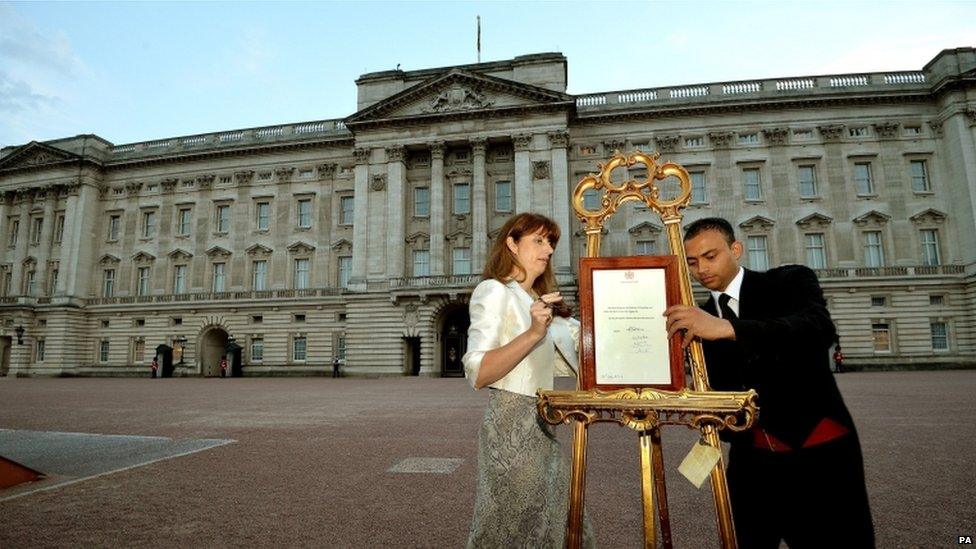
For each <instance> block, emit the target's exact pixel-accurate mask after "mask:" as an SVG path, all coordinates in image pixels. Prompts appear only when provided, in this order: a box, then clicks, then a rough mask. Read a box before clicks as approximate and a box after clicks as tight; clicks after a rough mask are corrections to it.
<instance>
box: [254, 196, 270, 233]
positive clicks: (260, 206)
mask: <svg viewBox="0 0 976 549" xmlns="http://www.w3.org/2000/svg"><path fill="white" fill-rule="evenodd" d="M254 214H255V220H254V221H255V224H256V225H257V228H258V230H259V231H266V230H268V226H269V217H270V214H271V203H270V202H258V203H257V205H256V207H255V211H254Z"/></svg>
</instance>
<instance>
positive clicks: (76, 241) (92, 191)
mask: <svg viewBox="0 0 976 549" xmlns="http://www.w3.org/2000/svg"><path fill="white" fill-rule="evenodd" d="M97 203H98V189H97V188H96V187H95V186H94V185H89V184H84V183H81V182H78V183H76V184H74V185H71V186H69V187H68V204H67V206H66V207H65V213H64V214H65V219H64V238H63V239H62V241H61V250H62V252H61V272H60V274H59V276H58V287H57V288H56V289H55V292H54V293H55V295H67V296H77V297H86V295H87V293H88V285H89V282H90V281H92V280H95V281H96V283H97V281H98V280H100V278H98V276H97V275H95V274H93V271H92V265H94V260H95V250H96V247H95V246H92V245H91V243H92V242H95V241H96V238H95V222H96V220H97V219H98V215H97V214H96V212H95V210H96V206H97ZM116 283H118V282H116Z"/></svg>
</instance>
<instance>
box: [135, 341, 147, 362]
mask: <svg viewBox="0 0 976 549" xmlns="http://www.w3.org/2000/svg"><path fill="white" fill-rule="evenodd" d="M145 359H146V340H145V339H142V338H136V339H134V340H132V362H142V361H144V360H145Z"/></svg>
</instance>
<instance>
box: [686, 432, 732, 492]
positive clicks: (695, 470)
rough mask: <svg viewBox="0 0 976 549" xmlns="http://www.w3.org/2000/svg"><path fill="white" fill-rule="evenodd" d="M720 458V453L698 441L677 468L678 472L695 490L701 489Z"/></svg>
mask: <svg viewBox="0 0 976 549" xmlns="http://www.w3.org/2000/svg"><path fill="white" fill-rule="evenodd" d="M721 457H722V451H721V450H719V449H718V448H715V447H714V446H712V445H711V444H708V443H707V442H705V441H704V440H699V441H698V442H696V443H695V446H694V447H693V448H692V449H691V451H690V452H688V455H687V456H685V459H683V460H682V461H681V465H679V466H678V472H679V473H681V474H682V475H684V477H685V478H686V479H688V481H689V482H691V483H692V484H694V485H695V488H701V485H702V483H703V482H705V479H706V478H708V475H709V474H710V473H711V472H712V469H714V468H715V464H716V463H718V460H719V459H721Z"/></svg>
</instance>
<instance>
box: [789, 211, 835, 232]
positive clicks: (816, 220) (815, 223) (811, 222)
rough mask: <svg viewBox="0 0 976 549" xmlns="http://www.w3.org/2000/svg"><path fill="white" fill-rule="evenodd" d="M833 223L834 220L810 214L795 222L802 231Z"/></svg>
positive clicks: (820, 214)
mask: <svg viewBox="0 0 976 549" xmlns="http://www.w3.org/2000/svg"><path fill="white" fill-rule="evenodd" d="M833 222H834V219H833V218H832V217H830V216H827V215H824V214H822V213H812V214H810V215H808V216H806V217H802V218H800V219H797V220H796V224H797V225H799V226H800V227H803V228H804V229H808V228H810V227H826V226H827V225H830V224H831V223H833Z"/></svg>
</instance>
